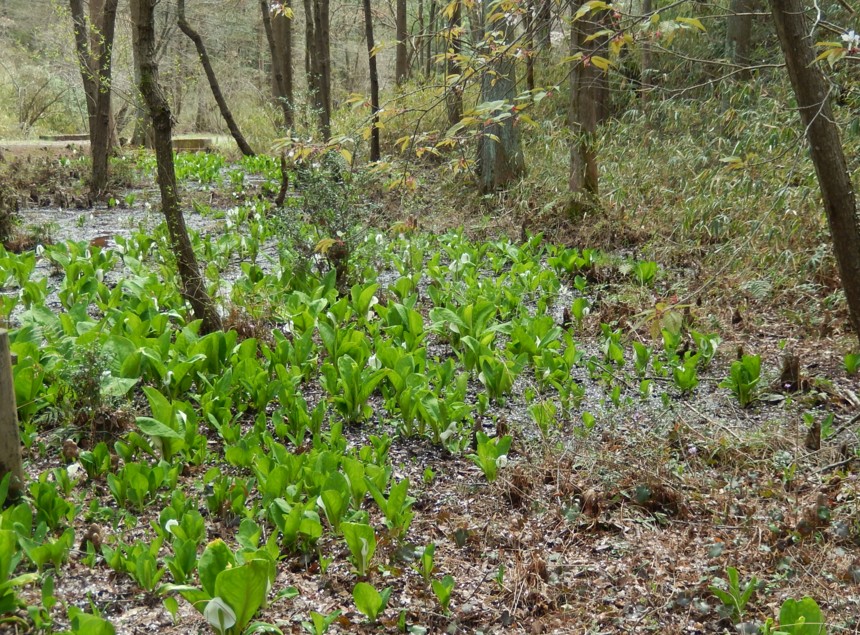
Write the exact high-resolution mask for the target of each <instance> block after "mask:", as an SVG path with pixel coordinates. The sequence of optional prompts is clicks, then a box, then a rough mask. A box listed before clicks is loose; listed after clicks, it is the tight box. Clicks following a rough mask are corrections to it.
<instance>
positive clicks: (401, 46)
mask: <svg viewBox="0 0 860 635" xmlns="http://www.w3.org/2000/svg"><path fill="white" fill-rule="evenodd" d="M394 23H395V31H396V37H397V48H396V50H395V64H394V81H395V82H397V85H398V86H400V85H401V84H402V83H403V82H405V81H406V80H407V79H408V78H409V66H408V60H407V57H406V41H407V39H408V38H409V32H408V29H407V26H406V0H397V3H396V10H395V16H394Z"/></svg>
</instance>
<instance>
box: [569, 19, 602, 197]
mask: <svg viewBox="0 0 860 635" xmlns="http://www.w3.org/2000/svg"><path fill="white" fill-rule="evenodd" d="M578 4H581V3H578ZM578 4H574V5H573V7H572V9H571V10H572V11H574V12H575V11H576V9H577V6H578ZM597 27H598V24H597V22H596V21H595V17H594V16H593V15H586V16H584V17H582V18H581V19H579V20H577V21H575V22H574V23H573V25H572V30H571V36H570V54H571V56H575V55H577V54H578V53H582V55H583V57H582V59H581V60H579V61H574V62H573V69H572V70H571V73H570V105H569V109H568V125H569V126H570V128H571V130H573V132H574V137H573V140H572V141H571V145H570V181H569V187H570V191H571V193H572V194H574V195H579V194H580V193H582V192H583V191H584V192H589V193H591V194H597V191H598V175H597V152H596V150H595V148H594V134H595V131H596V130H597V118H598V98H599V95H598V83H597V75H598V72H599V70H598V69H597V68H596V67H595V66H594V64H592V63H591V62H590V61H589V57H590V55H593V54H594V51H595V50H596V46H595V44H594V43H593V41H592V42H586V40H587V39H588V37H589V36H590V35H591V34H592V33H594V32H595V31H596V30H597Z"/></svg>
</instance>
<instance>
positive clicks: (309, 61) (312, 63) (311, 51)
mask: <svg viewBox="0 0 860 635" xmlns="http://www.w3.org/2000/svg"><path fill="white" fill-rule="evenodd" d="M302 6H303V7H304V9H305V75H306V76H307V82H308V93H309V94H310V96H311V102H312V103H313V104H314V105H315V106H316V105H317V100H318V92H319V88H318V84H319V82H318V78H317V66H316V58H317V54H316V34H315V33H314V9H313V4H312V0H302Z"/></svg>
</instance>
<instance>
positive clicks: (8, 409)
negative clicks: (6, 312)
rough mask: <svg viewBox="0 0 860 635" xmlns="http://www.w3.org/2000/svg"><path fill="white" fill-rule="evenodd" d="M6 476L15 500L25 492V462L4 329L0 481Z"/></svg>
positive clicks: (0, 363) (0, 333)
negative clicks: (9, 478) (22, 454)
mask: <svg viewBox="0 0 860 635" xmlns="http://www.w3.org/2000/svg"><path fill="white" fill-rule="evenodd" d="M7 474H11V475H12V480H11V482H10V483H9V496H10V497H11V498H17V497H18V496H19V495H20V494H21V493H22V492H23V489H24V463H23V460H22V459H21V437H20V434H19V433H18V408H17V406H16V405H15V382H14V379H13V378H12V357H11V354H10V351H9V333H8V331H7V330H6V329H0V479H2V478H5V477H6V475H7Z"/></svg>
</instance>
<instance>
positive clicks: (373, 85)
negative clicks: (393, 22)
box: [363, 0, 381, 162]
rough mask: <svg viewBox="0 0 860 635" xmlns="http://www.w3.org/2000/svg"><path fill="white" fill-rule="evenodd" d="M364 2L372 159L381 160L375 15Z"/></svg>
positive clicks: (366, 0) (366, 2) (368, 2)
mask: <svg viewBox="0 0 860 635" xmlns="http://www.w3.org/2000/svg"><path fill="white" fill-rule="evenodd" d="M363 4H364V34H365V39H366V40H367V59H368V64H369V70H370V109H371V111H372V112H373V119H372V122H371V125H372V126H373V128H372V130H371V131H370V160H371V161H374V162H375V161H379V159H380V155H381V150H380V148H379V128H378V124H379V72H378V71H377V69H376V52H375V51H374V50H373V47H374V46H376V45H375V44H374V42H373V16H372V14H371V12H370V0H363Z"/></svg>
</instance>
